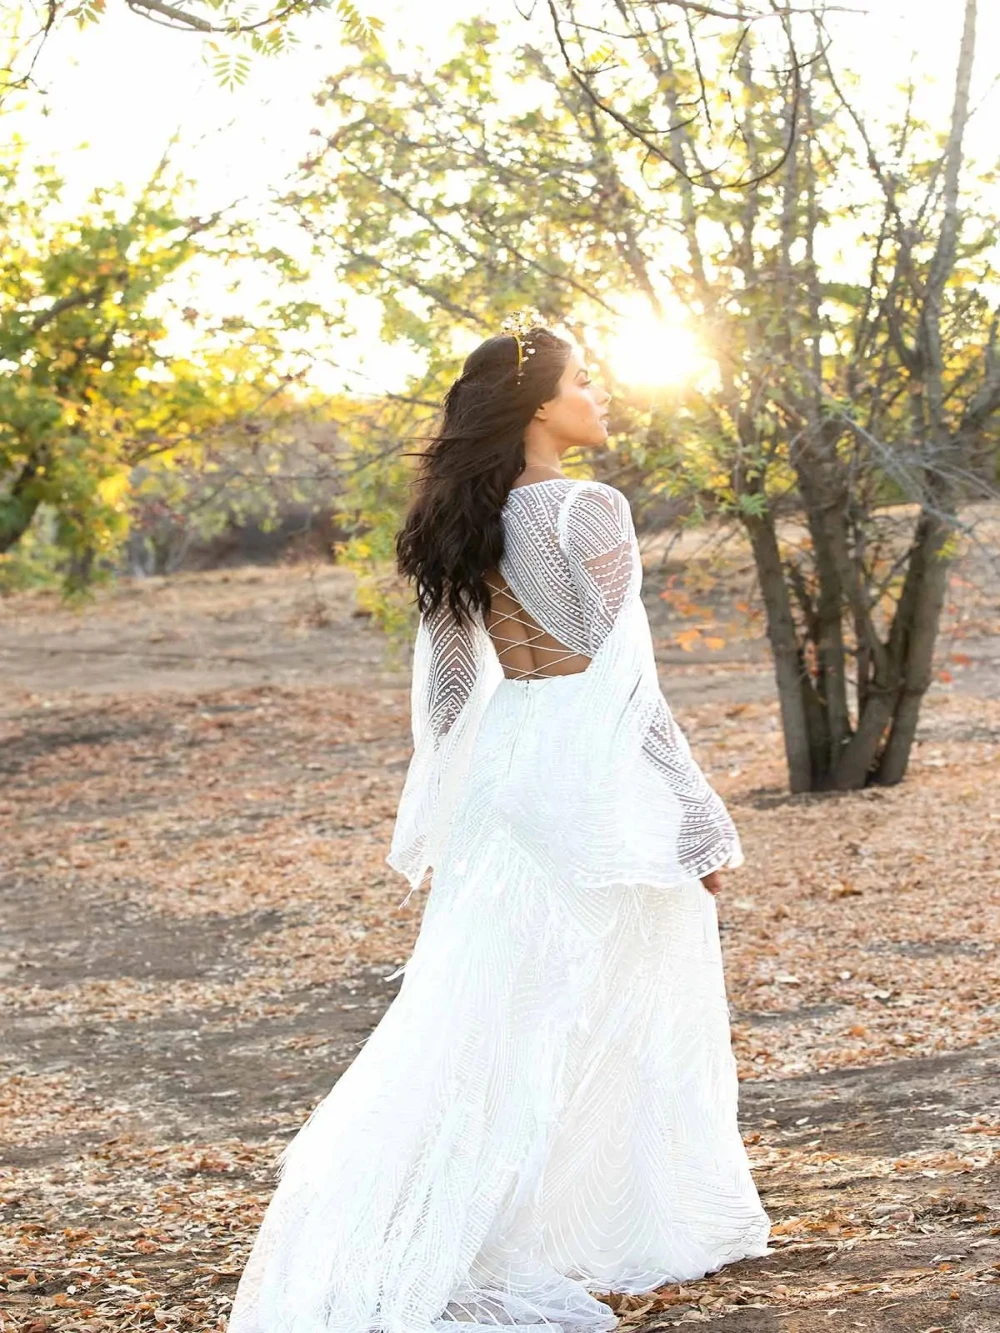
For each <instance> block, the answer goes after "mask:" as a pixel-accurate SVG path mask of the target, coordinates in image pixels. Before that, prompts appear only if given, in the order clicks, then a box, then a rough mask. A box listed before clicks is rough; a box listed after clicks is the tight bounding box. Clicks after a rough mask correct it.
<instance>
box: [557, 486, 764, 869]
mask: <svg viewBox="0 0 1000 1333" xmlns="http://www.w3.org/2000/svg"><path fill="white" fill-rule="evenodd" d="M559 535H560V545H561V547H562V549H563V551H564V553H565V554H566V557H567V559H568V561H569V565H570V570H571V574H572V578H573V582H574V586H575V588H576V592H577V595H578V596H579V598H580V603H581V607H582V609H583V616H584V623H585V626H586V630H587V636H588V640H589V643H590V652H591V655H592V662H593V663H594V664H596V665H597V668H598V672H599V673H601V674H603V673H605V672H606V673H607V674H608V675H609V676H610V675H611V674H612V673H613V674H614V676H615V678H616V684H617V698H618V700H619V703H618V707H619V709H620V710H621V717H620V719H618V722H617V723H616V726H615V730H616V731H617V733H618V735H619V736H620V737H628V736H629V735H633V736H634V735H635V734H636V729H638V732H639V735H640V737H641V755H642V760H643V763H644V764H645V765H647V766H648V767H651V768H652V770H653V771H654V772H655V774H656V775H657V777H658V779H659V781H660V782H661V783H662V784H664V785H665V786H666V788H667V789H668V791H669V793H670V795H671V797H672V805H673V812H672V814H673V817H672V818H671V819H670V820H668V821H667V822H668V824H669V825H670V826H671V827H672V828H673V831H674V836H675V845H674V846H673V847H672V848H670V850H669V854H667V856H666V860H667V861H669V862H671V863H674V862H675V863H676V864H677V865H678V866H679V867H681V868H682V869H683V871H684V872H686V873H687V874H689V875H691V876H693V877H698V878H702V877H704V876H705V875H707V874H709V873H710V872H711V871H713V870H717V869H721V868H723V867H728V868H730V869H735V868H736V867H737V866H740V865H742V864H743V860H744V856H743V850H742V847H741V844H740V838H739V834H738V832H737V830H736V826H735V824H734V823H733V820H732V818H731V816H730V814H729V812H728V810H727V809H726V807H725V805H724V803H723V801H722V799H721V797H720V796H719V795H718V794H717V792H716V791H715V790H714V789H713V788H712V786H711V785H710V784H709V782H708V780H707V779H706V777H705V775H704V773H703V772H702V771H701V769H700V768H699V766H698V764H697V763H696V762H695V760H694V758H693V756H692V754H691V750H690V746H689V745H688V741H687V738H686V737H685V735H684V733H683V732H682V730H681V729H680V727H679V726H678V724H677V722H676V720H675V719H674V716H673V713H672V712H671V710H670V706H669V704H668V703H667V700H666V699H665V697H664V695H663V692H662V690H661V689H660V686H659V680H658V676H657V671H656V662H655V657H654V653H653V643H652V636H651V633H650V629H649V620H648V617H647V615H646V610H645V606H644V605H643V602H642V598H641V595H640V590H641V586H642V561H641V559H640V555H639V546H638V541H637V538H636V534H635V527H634V523H633V519H632V511H631V507H630V505H629V502H628V499H627V497H626V496H625V495H624V494H623V493H622V492H621V491H619V490H618V489H617V488H616V487H614V486H609V485H607V484H606V483H603V482H588V483H585V484H582V485H581V486H579V487H577V488H575V489H574V491H573V492H572V493H571V494H570V496H569V497H567V500H566V502H565V504H564V506H563V509H562V512H561V513H560V534H559ZM612 662H613V663H614V665H613V666H612V665H611V663H612ZM613 697H615V691H612V692H611V694H610V695H609V698H613ZM625 749H626V750H627V741H626V742H625ZM619 780H621V781H627V778H626V775H625V774H624V771H621V772H620V775H619Z"/></svg>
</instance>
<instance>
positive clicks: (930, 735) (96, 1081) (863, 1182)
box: [0, 569, 1000, 1333]
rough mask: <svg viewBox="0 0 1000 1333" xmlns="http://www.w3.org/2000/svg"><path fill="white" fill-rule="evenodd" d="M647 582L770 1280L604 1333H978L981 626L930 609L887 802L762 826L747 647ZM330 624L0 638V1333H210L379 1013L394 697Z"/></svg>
mask: <svg viewBox="0 0 1000 1333" xmlns="http://www.w3.org/2000/svg"><path fill="white" fill-rule="evenodd" d="M669 573H670V571H669V570H667V571H666V572H665V574H664V572H663V571H658V572H655V573H653V572H651V573H650V574H649V575H648V576H647V589H646V591H647V601H648V604H649V606H650V612H651V620H652V622H653V625H654V634H655V637H656V639H657V646H658V659H659V663H660V668H661V678H662V679H663V682H664V687H665V689H666V690H667V693H668V697H670V698H671V700H672V702H673V703H674V704H675V706H676V710H677V713H678V716H679V718H680V720H681V721H682V723H683V725H684V726H685V728H686V730H687V731H688V734H689V736H690V737H691V739H692V744H693V745H694V747H695V748H696V751H697V753H698V755H699V758H700V759H701V760H702V762H703V763H704V764H705V767H706V768H707V769H708V771H709V772H710V773H711V775H712V777H713V780H714V781H715V782H716V785H717V786H718V787H719V789H720V790H721V791H722V792H723V795H724V796H725V798H726V800H727V802H728V803H729V804H730V806H731V808H732V809H733V811H734V814H735V816H736V818H737V821H738V823H739V824H740V826H741V830H742V831H744V833H745V844H746V847H747V851H748V865H747V867H746V868H745V869H744V870H743V871H741V872H740V873H739V875H738V876H737V875H734V876H733V879H732V882H731V886H727V890H726V892H725V894H724V895H723V897H722V899H720V921H721V924H722V928H723V942H724V948H725V952H726V960H727V979H728V985H729V991H730V1000H731V1004H732V1009H733V1035H734V1048H735V1050H736V1053H737V1059H738V1061H739V1066H740V1072H741V1076H742V1078H743V1080H744V1081H743V1083H742V1093H741V1122H742V1126H743V1129H744V1134H745V1138H746V1140H747V1143H748V1148H749V1151H750V1154H751V1162H752V1165H753V1168H754V1173H755V1178H756V1179H757V1181H758V1184H759V1186H760V1189H761V1194H762V1197H763V1199H764V1203H765V1206H766V1207H767V1209H768V1211H769V1213H770V1215H771V1217H772V1219H773V1220H774V1222H775V1224H776V1225H775V1232H774V1236H773V1239H772V1244H773V1247H774V1251H775V1252H774V1254H773V1255H771V1256H770V1257H769V1258H768V1259H766V1260H764V1261H754V1262H751V1263H745V1264H738V1265H733V1266H732V1267H731V1268H729V1269H726V1270H724V1271H723V1272H722V1273H721V1274H718V1275H716V1276H714V1277H710V1278H706V1279H705V1280H703V1281H702V1282H698V1283H693V1284H690V1286H686V1287H684V1288H678V1287H677V1286H673V1287H670V1288H666V1289H664V1291H663V1292H661V1293H660V1294H659V1296H658V1298H657V1299H656V1301H655V1302H653V1303H652V1304H650V1302H649V1301H643V1300H640V1299H637V1298H632V1299H630V1300H624V1301H621V1302H619V1305H620V1313H621V1315H622V1319H623V1322H624V1323H625V1324H629V1323H635V1324H636V1325H641V1326H642V1327H646V1328H663V1327H673V1326H674V1325H675V1324H676V1325H677V1326H680V1325H681V1324H687V1323H699V1322H710V1323H711V1324H712V1325H713V1326H714V1327H717V1328H719V1329H720V1330H726V1331H727V1333H729V1331H730V1330H731V1331H732V1333H750V1331H751V1330H752V1331H753V1333H772V1331H773V1333H814V1330H818V1329H823V1330H833V1331H835V1333H840V1331H841V1330H842V1331H844V1333H846V1331H847V1330H855V1329H862V1330H871V1331H872V1333H896V1331H897V1330H898V1331H899V1333H902V1331H903V1330H906V1331H907V1333H930V1331H931V1330H956V1331H957V1333H986V1330H996V1329H998V1328H1000V1154H998V1152H997V1144H998V1142H1000V1097H998V1092H997V1089H998V1087H1000V1004H998V1003H997V996H998V995H1000V989H998V986H997V983H998V981H1000V947H998V943H1000V942H998V940H997V933H998V932H997V926H996V921H997V907H998V905H1000V904H998V897H1000V894H998V888H997V873H996V866H997V864H998V862H1000V813H998V809H997V802H996V800H995V791H996V788H997V780H998V778H1000V689H998V676H1000V673H998V672H997V671H996V669H995V668H996V655H997V638H996V634H995V630H994V627H993V626H992V624H991V623H990V622H989V620H988V618H986V617H985V615H983V613H982V611H981V608H979V607H978V605H975V606H972V607H971V609H970V608H969V606H968V605H966V604H965V603H963V602H962V600H961V596H960V590H959V592H958V593H956V601H955V603H954V605H955V607H956V608H957V609H956V610H954V611H953V612H952V615H953V617H954V622H953V624H952V625H951V627H950V630H949V633H953V632H955V630H956V626H957V627H958V628H961V627H962V626H965V627H966V628H968V626H969V624H970V623H971V624H972V626H973V631H972V632H970V633H967V634H966V633H964V632H963V633H962V635H961V656H962V657H963V658H965V659H967V661H965V662H963V663H958V664H954V668H953V670H952V680H951V681H950V682H945V681H940V682H939V683H938V684H937V685H936V687H935V689H934V690H933V691H932V693H931V696H930V697H929V698H928V702H927V708H926V711H925V715H924V719H923V723H922V727H921V734H920V744H919V745H918V746H917V748H916V751H915V754H914V761H913V767H912V771H911V775H910V778H909V780H908V782H907V783H906V784H905V786H904V788H900V789H898V790H891V791H886V792H867V793H851V794H847V795H843V796H832V797H806V798H802V797H798V798H788V797H786V796H785V795H784V794H783V761H782V755H781V746H780V733H779V729H778V725H777V716H776V709H775V705H774V701H773V691H772V688H771V683H770V669H769V666H768V663H767V661H766V657H765V655H764V652H763V647H762V644H761V642H760V638H759V636H758V637H757V638H751V637H748V636H747V635H746V634H745V633H743V634H739V633H737V632H736V630H735V628H734V629H733V631H732V633H728V632H727V634H726V636H725V637H726V644H725V647H724V649H723V650H722V651H721V652H715V653H711V652H708V651H704V652H703V651H700V650H698V649H695V651H694V652H693V653H689V652H685V651H683V650H682V649H680V648H678V647H677V645H676V641H675V640H674V638H673V635H674V634H675V633H676V631H677V629H678V627H686V626H688V625H689V624H690V623H691V618H690V617H685V616H683V615H681V614H679V613H677V612H676V610H675V606H676V604H675V603H673V602H665V601H662V600H661V599H659V597H658V596H657V594H658V592H659V591H660V588H661V586H662V585H663V581H664V577H668V576H669ZM745 582H746V579H745V574H743V573H741V572H740V571H739V569H735V570H733V571H732V572H731V574H730V576H729V577H728V579H727V580H724V581H723V583H722V584H721V585H719V586H717V587H716V588H715V589H714V591H713V592H712V594H711V597H710V599H709V600H712V599H714V600H713V601H712V604H713V613H714V615H715V619H716V623H723V624H726V625H732V626H734V627H735V626H736V624H737V622H738V619H739V616H738V613H737V612H736V611H735V610H734V606H735V603H736V602H737V601H739V600H740V599H741V598H742V597H743V596H744V595H745V591H746V590H745ZM349 592H350V583H349V579H348V578H347V577H346V576H345V575H343V574H342V573H341V572H340V571H327V572H325V573H323V574H322V575H321V576H319V577H318V578H316V579H312V580H311V579H309V578H308V577H306V576H305V575H304V574H302V573H299V572H296V571H247V572H240V573H237V574H231V575H225V576H220V575H210V576H201V577H199V578H190V579H180V580H176V581H173V582H170V583H163V584H157V583H150V584H145V585H137V586H135V587H124V588H122V589H120V590H118V591H117V592H116V593H114V594H112V595H110V596H107V597H104V598H102V599H101V600H100V602H99V603H98V604H97V605H96V606H95V607H93V608H91V609H90V610H89V611H88V612H87V613H86V614H85V615H83V616H82V617H79V616H76V615H74V614H73V613H70V612H67V611H64V610H60V609H58V608H57V607H54V606H53V604H52V603H51V602H50V601H49V600H47V599H45V598H33V599H20V600H19V601H18V602H17V603H8V604H6V605H5V606H4V607H3V609H2V613H0V631H2V632H3V641H2V659H0V661H2V665H3V669H4V672H5V694H4V699H3V703H2V706H0V727H2V732H0V737H2V745H0V772H2V775H3V786H2V788H0V834H2V841H0V923H2V924H0V944H2V946H3V947H2V956H0V983H2V987H3V994H2V995H0V1001H2V1002H3V1004H4V1012H5V1017H6V1021H5V1023H4V1025H3V1032H2V1037H0V1070H2V1082H0V1117H2V1122H3V1127H4V1131H5V1132H3V1133H2V1135H0V1138H2V1141H3V1144H4V1147H3V1152H2V1157H0V1206H2V1211H0V1244H2V1246H3V1249H4V1253H5V1255H6V1266H5V1268H4V1270H3V1273H4V1276H3V1278H2V1279H0V1312H3V1314H4V1316H5V1319H4V1320H3V1321H0V1328H2V1329H3V1331H4V1333H8V1330H10V1329H17V1330H30V1331H31V1333H42V1330H43V1329H53V1330H60V1333H84V1331H86V1333H107V1331H108V1330H110V1329H115V1330H125V1329H130V1330H131V1329H155V1328H159V1329H172V1328H177V1329H184V1330H187V1329H197V1330H208V1329H216V1328H220V1327H222V1321H223V1319H224V1316H225V1312H226V1310H227V1309H228V1304H229V1301H230V1299H231V1295H232V1291H233V1289H234V1287H235V1282H236V1278H237V1275H238V1272H239V1267H240V1264H241V1262H242V1258H243V1257H244V1256H245V1252H246V1247H247V1246H248V1244H249V1242H250V1240H251V1239H252V1235H253V1232H254V1230H255V1227H256V1224H257V1222H258V1221H259V1218H260V1213H261V1209H262V1207H263V1205H264V1203H265V1202H266V1200H267V1198H268V1196H269V1192H270V1189H271V1183H272V1182H271V1175H270V1171H271V1166H272V1164H273V1160H274V1156H275V1154H276V1152H277V1151H278V1149H279V1147H280V1145H281V1144H282V1143H283V1142H285V1141H286V1140H287V1138H288V1137H289V1135H290V1134H292V1133H294V1131H295V1129H296V1128H297V1127H298V1125H299V1124H300V1123H301V1121H302V1119H303V1118H304V1116H305V1114H306V1113H307V1112H308V1110H309V1109H311V1107H312V1106H313V1105H314V1104H315V1102H316V1101H317V1100H318V1098H319V1097H321V1096H322V1095H324V1094H325V1093H326V1092H327V1091H328V1089H329V1087H330V1086H331V1085H332V1083H333V1082H334V1081H335V1079H336V1078H337V1077H338V1076H339V1074H340V1073H341V1072H343V1070H344V1069H345V1068H346V1067H347V1065H348V1064H349V1063H350V1061H351V1060H352V1059H353V1058H354V1056H355V1054H356V1053H357V1049H358V1044H359V1043H360V1042H361V1041H363V1039H364V1037H365V1036H366V1035H367V1034H368V1032H370V1030H371V1028H372V1026H373V1024H374V1023H375V1022H376V1021H377V1020H378V1018H379V1016H380V1015H381V1014H382V1013H383V1012H384V1010H385V1007H386V1005H387V1004H388V1003H389V1002H390V1001H391V998H392V996H393V995H394V994H395V993H396V990H397V988H398V984H399V982H398V980H394V981H391V982H388V981H386V979H385V978H386V977H387V976H388V975H389V973H390V972H392V971H393V969H394V968H395V967H396V966H397V965H398V964H399V963H400V962H402V961H404V960H405V958H406V957H407V955H408V951H409V949H410V947H411V946H412V941H413V938H414V936H415V933H416V929H417V927H418V925H419V919H420V912H421V909H422V901H423V899H422V897H421V895H414V897H413V899H411V901H410V902H409V903H408V904H407V905H406V906H405V907H400V906H399V904H400V901H401V899H402V898H403V895H404V892H405V885H403V884H402V882H401V881H400V879H399V877H398V876H397V875H395V874H394V873H393V872H391V871H390V870H389V869H388V867H386V866H385V864H384V859H383V858H384V854H385V850H386V847H387V841H388V833H389V830H390V828H391V819H392V816H393V813H394V810H395V802H396V799H397V797H398V791H399V787H400V784H401V782H402V777H403V774H404V772H405V767H406V762H407V758H408V754H409V734H408V714H407V708H408V696H407V691H408V683H409V678H408V666H407V664H406V663H405V662H404V663H402V664H400V663H392V662H391V661H387V660H386V657H385V653H384V649H383V645H382V642H381V640H380V638H379V636H378V635H377V634H376V633H375V632H374V631H372V630H371V629H370V627H369V626H368V624H367V622H366V620H365V619H364V618H359V617H357V616H354V615H353V614H352V613H351V607H350V599H349ZM688 593H689V594H690V595H691V596H694V594H692V593H691V590H688ZM699 596H700V595H699ZM963 607H964V609H965V611H967V612H968V614H967V615H966V617H965V620H964V621H963V620H962V618H961V616H962V612H963ZM977 617H981V624H980V620H979V619H977ZM977 627H978V628H977ZM953 649H954V644H953V643H946V644H945V646H944V651H945V653H946V654H950V653H951V652H952V651H953ZM942 660H943V661H947V660H948V658H947V657H944V658H943V659H942ZM942 669H946V668H945V667H942ZM644 1306H647V1307H648V1308H643V1307H644Z"/></svg>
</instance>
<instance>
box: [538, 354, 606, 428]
mask: <svg viewBox="0 0 1000 1333" xmlns="http://www.w3.org/2000/svg"><path fill="white" fill-rule="evenodd" d="M610 402H611V395H610V394H609V393H608V392H607V390H606V389H603V388H602V387H601V386H600V385H599V384H597V383H596V382H595V381H594V380H592V379H591V378H590V373H589V371H588V370H587V367H586V366H585V365H584V363H583V358H582V356H581V355H580V353H579V351H578V350H577V349H576V348H573V350H572V351H571V352H570V355H569V360H568V361H567V362H566V367H565V369H564V370H563V373H562V375H561V376H560V378H559V385H558V392H557V394H556V396H555V397H554V398H550V399H549V401H548V402H547V403H543V404H542V405H541V407H540V408H539V409H538V412H537V413H536V417H537V419H538V420H539V421H541V422H542V423H543V425H544V427H545V428H546V430H547V431H549V432H551V433H552V434H553V435H555V436H558V437H559V438H561V439H563V440H565V441H567V442H568V443H570V444H576V445H581V444H589V445H600V444H604V443H606V441H607V438H608V404H609V403H610Z"/></svg>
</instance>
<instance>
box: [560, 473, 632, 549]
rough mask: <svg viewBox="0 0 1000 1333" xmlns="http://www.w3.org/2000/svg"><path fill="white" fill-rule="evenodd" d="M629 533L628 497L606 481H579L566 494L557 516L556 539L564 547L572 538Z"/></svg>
mask: <svg viewBox="0 0 1000 1333" xmlns="http://www.w3.org/2000/svg"><path fill="white" fill-rule="evenodd" d="M632 531H633V524H632V507H631V505H630V504H629V500H628V496H627V495H626V494H625V492H624V491H620V490H619V489H618V487H617V486H612V485H611V484H610V483H609V482H606V481H586V480H581V481H579V482H578V483H577V484H576V485H575V486H573V487H572V488H571V489H570V491H569V492H568V493H567V494H566V496H565V497H564V499H563V502H562V506H561V509H560V513H559V539H560V544H561V545H564V546H565V544H566V542H567V541H572V539H573V536H574V534H594V533H595V532H596V533H604V534H606V533H608V532H615V533H618V534H624V535H630V534H631V532H632Z"/></svg>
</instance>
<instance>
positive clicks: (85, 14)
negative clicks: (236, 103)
mask: <svg viewBox="0 0 1000 1333" xmlns="http://www.w3.org/2000/svg"><path fill="white" fill-rule="evenodd" d="M125 4H126V6H127V7H128V9H129V10H130V11H131V12H132V14H134V15H135V16H136V18H137V19H142V20H144V21H146V22H150V23H156V24H158V25H160V26H162V27H165V28H169V29H171V30H173V31H174V32H181V33H191V34H193V35H195V36H197V37H200V38H201V39H202V41H203V43H204V55H205V58H206V60H207V61H208V63H209V64H210V65H211V67H212V70H213V72H214V74H215V77H216V78H217V79H218V81H219V83H221V84H222V85H223V86H228V87H233V86H235V85H236V84H240V83H243V82H244V80H245V79H246V77H247V74H248V73H249V71H250V61H251V59H252V58H253V57H254V56H258V55H259V56H276V55H280V54H281V53H282V52H284V51H286V50H288V48H289V47H290V46H292V45H294V43H295V41H296V37H295V24H296V22H297V21H298V20H299V19H302V18H307V17H309V16H311V15H313V14H317V13H325V14H334V15H336V17H337V18H338V19H339V20H340V24H341V30H342V32H343V34H344V36H345V37H347V38H348V39H349V40H350V41H353V42H355V43H356V44H358V45H361V46H369V47H375V46H377V44H378V33H379V32H380V31H381V28H382V23H381V20H380V19H378V18H375V17H374V16H366V15H365V14H364V13H363V12H362V8H361V7H359V6H358V5H357V4H355V3H354V0H272V2H270V3H269V2H268V0H263V3H259V2H258V3H254V2H253V0H251V3H245V0H177V2H176V3H169V0H125ZM5 8H6V10H7V12H6V15H5V26H4V28H3V29H2V30H0V43H2V44H3V45H4V46H5V47H6V51H7V54H6V58H5V61H4V63H3V65H2V66H0V100H2V98H3V96H4V94H5V93H9V92H11V91H16V90H22V91H23V90H24V89H27V88H30V87H31V86H32V85H33V82H34V74H35V69H36V66H37V62H38V57H39V55H40V54H41V52H42V49H43V48H44V46H45V43H46V41H47V40H48V38H49V37H50V36H51V34H52V33H53V32H54V31H55V30H56V29H57V28H58V27H59V26H60V25H62V24H66V23H75V24H76V25H77V26H78V27H80V28H85V27H88V26H90V25H91V24H94V23H99V22H100V21H101V19H102V18H104V16H105V15H106V13H107V9H108V5H107V0H21V2H20V3H17V4H12V5H10V6H9V7H7V6H5Z"/></svg>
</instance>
